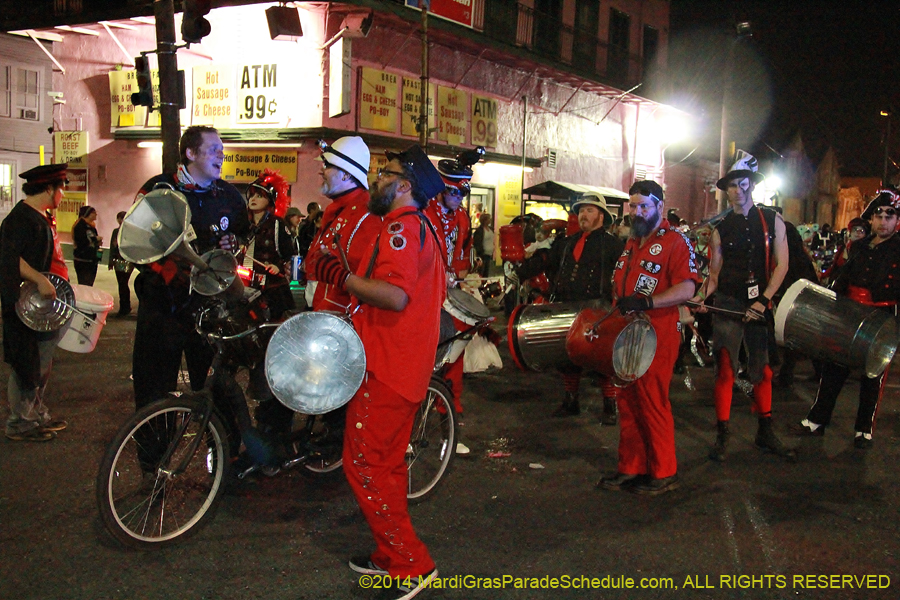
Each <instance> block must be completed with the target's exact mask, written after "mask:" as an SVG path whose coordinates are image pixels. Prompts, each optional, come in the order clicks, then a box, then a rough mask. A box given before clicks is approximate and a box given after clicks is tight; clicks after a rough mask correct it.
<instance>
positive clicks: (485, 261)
mask: <svg viewBox="0 0 900 600" xmlns="http://www.w3.org/2000/svg"><path fill="white" fill-rule="evenodd" d="M478 222H479V227H478V229H476V230H475V233H474V234H473V235H472V246H473V247H474V249H475V255H476V257H477V258H478V260H479V261H481V262H480V263H479V265H478V274H479V275H480V276H481V277H488V275H489V274H490V271H491V264H492V263H493V262H494V218H493V217H492V216H491V215H490V213H481V215H479V217H478Z"/></svg>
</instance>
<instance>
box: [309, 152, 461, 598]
mask: <svg viewBox="0 0 900 600" xmlns="http://www.w3.org/2000/svg"><path fill="white" fill-rule="evenodd" d="M386 154H387V158H388V161H389V162H388V164H387V166H386V167H384V168H382V169H379V170H378V179H377V181H376V183H375V184H374V186H373V189H372V199H371V201H370V202H369V210H370V211H371V212H372V213H373V214H374V215H377V216H378V217H384V223H383V226H382V227H381V228H380V230H379V232H378V234H377V237H376V238H375V240H374V243H372V244H370V245H369V248H368V250H367V252H366V255H365V256H364V258H363V261H362V262H361V263H360V266H359V268H358V269H357V271H356V272H355V274H354V273H351V272H350V271H349V270H347V268H346V267H345V266H344V265H343V264H342V262H341V260H340V259H339V258H338V257H337V256H335V255H334V254H331V253H330V254H320V256H319V257H317V259H316V261H315V263H314V264H315V276H316V280H317V281H319V283H320V284H323V283H325V284H327V285H329V286H334V287H338V288H341V289H342V290H344V291H345V292H347V293H349V294H351V295H352V296H353V298H354V308H353V311H352V312H353V325H354V327H355V328H356V331H357V333H358V334H359V337H360V339H361V340H362V343H363V347H364V348H365V351H366V375H365V378H364V379H363V383H362V386H361V387H360V389H359V391H357V392H356V394H355V395H354V396H353V398H352V399H351V400H350V403H349V404H348V405H347V425H346V429H345V431H346V433H345V436H344V453H343V463H344V472H345V474H346V476H347V480H348V481H349V483H350V487H351V488H352V489H353V494H354V495H355V496H356V501H357V503H358V504H359V507H360V509H361V510H362V512H363V515H364V516H365V517H366V521H368V523H369V527H370V528H371V530H372V535H373V536H374V537H375V542H376V550H375V551H374V552H373V553H372V554H370V555H368V556H361V557H354V558H352V559H351V560H350V563H349V566H350V568H351V569H352V570H353V571H356V572H357V573H362V574H366V575H389V576H390V578H391V582H392V589H391V590H390V593H391V594H395V595H394V596H393V597H395V598H412V597H413V596H415V595H417V594H418V593H419V592H421V591H423V590H425V589H427V587H428V585H429V584H430V582H431V581H433V580H434V578H435V577H437V569H436V568H435V565H434V561H433V560H432V559H431V556H430V555H429V553H428V549H427V548H426V547H425V544H423V543H422V541H421V540H420V539H419V538H418V537H417V536H416V533H415V531H414V530H413V527H412V522H411V520H410V517H409V511H408V509H407V499H406V481H407V472H406V460H405V457H406V448H407V445H408V443H409V436H410V433H411V431H412V426H413V420H414V418H415V414H416V411H417V410H418V408H419V404H420V403H421V402H422V399H423V398H425V394H426V391H427V389H428V381H429V379H430V378H431V372H432V369H433V368H434V356H435V352H436V351H437V344H438V336H439V329H440V326H439V322H440V311H441V305H442V304H443V302H444V295H445V292H446V289H447V281H446V274H445V271H444V266H443V265H444V262H443V261H442V260H441V259H440V256H441V253H442V248H441V242H440V241H439V240H438V237H437V233H436V232H435V230H434V227H433V226H432V225H431V222H430V221H429V220H428V219H427V218H426V217H425V216H424V215H423V214H422V212H421V209H422V208H424V207H425V205H426V204H427V202H428V199H429V198H432V197H434V196H436V195H437V194H439V193H440V192H442V191H443V190H444V189H445V184H444V181H443V180H442V179H441V176H440V175H439V174H438V172H437V169H435V168H434V165H432V164H431V161H430V160H428V156H427V155H426V154H425V152H424V151H423V150H422V149H421V148H420V147H419V146H412V147H411V148H409V149H408V150H405V151H404V152H401V153H399V154H394V153H392V152H388V153H386ZM410 332H415V335H412V334H411V333H410Z"/></svg>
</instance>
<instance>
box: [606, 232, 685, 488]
mask: <svg viewBox="0 0 900 600" xmlns="http://www.w3.org/2000/svg"><path fill="white" fill-rule="evenodd" d="M686 280H690V281H694V282H697V283H699V282H700V277H699V275H698V273H697V266H696V262H695V260H694V252H693V250H692V249H691V245H690V242H689V241H688V239H687V238H686V237H685V236H684V235H683V234H682V233H680V232H678V231H675V230H673V229H671V228H670V227H669V224H668V222H667V221H665V220H663V221H662V225H660V228H659V230H657V232H656V233H654V234H652V235H651V237H650V239H649V240H648V241H647V242H646V243H645V244H644V247H640V240H636V239H634V238H629V240H628V243H627V244H626V245H625V250H624V251H623V252H622V257H621V258H620V259H619V261H618V262H617V263H616V271H615V275H614V276H613V284H614V288H613V289H614V290H615V292H616V295H617V296H618V297H619V298H624V297H625V296H631V295H633V294H635V293H642V294H644V295H647V296H651V295H653V294H658V293H659V292H663V291H665V290H667V289H669V288H670V287H672V286H674V285H677V284H679V283H681V282H682V281H686ZM647 316H648V317H650V322H651V323H652V324H653V328H654V329H655V330H656V355H655V356H654V358H653V362H652V363H651V364H650V368H649V369H648V370H647V372H646V373H645V374H644V376H643V377H641V378H640V379H638V380H637V381H635V382H634V383H633V384H631V385H629V386H628V387H626V388H623V389H622V391H621V393H620V394H619V428H620V435H619V469H618V470H619V472H620V473H626V474H628V475H646V474H649V475H650V477H651V478H653V479H663V478H665V477H671V476H672V475H675V474H676V472H677V471H678V463H677V460H676V458H675V421H674V419H673V418H672V405H671V404H670V403H669V383H670V382H671V380H672V370H673V369H674V367H675V360H676V359H677V358H678V348H679V346H680V345H681V329H680V323H679V320H678V307H677V306H669V307H666V308H655V309H651V310H649V311H647Z"/></svg>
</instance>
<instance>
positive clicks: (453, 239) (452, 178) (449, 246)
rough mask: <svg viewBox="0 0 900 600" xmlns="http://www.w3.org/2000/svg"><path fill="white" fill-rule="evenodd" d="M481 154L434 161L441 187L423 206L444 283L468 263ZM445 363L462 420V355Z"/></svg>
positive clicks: (459, 325) (462, 326)
mask: <svg viewBox="0 0 900 600" xmlns="http://www.w3.org/2000/svg"><path fill="white" fill-rule="evenodd" d="M482 156H484V147H483V146H478V147H477V148H475V149H474V150H468V151H466V152H463V153H462V154H460V155H459V156H457V157H456V159H455V160H451V159H444V160H441V161H438V172H439V173H440V174H441V179H443V181H444V186H445V187H444V191H442V192H441V193H439V194H438V195H437V196H435V197H434V198H432V199H431V201H429V202H428V206H427V207H425V211H424V212H425V216H427V217H428V219H429V220H430V221H431V224H432V225H434V228H435V229H436V230H437V232H438V237H439V238H441V241H442V242H443V251H444V252H443V257H442V258H443V259H444V266H445V267H446V269H447V276H448V277H447V279H448V282H447V285H448V287H456V286H458V285H459V281H461V280H463V279H465V278H466V275H468V274H469V269H471V267H472V256H471V254H472V233H471V221H470V219H469V213H468V211H466V207H465V205H464V204H463V202H464V201H465V199H466V197H467V196H468V195H469V191H470V189H471V188H470V186H469V181H470V180H471V179H472V176H473V175H474V172H473V171H472V165H474V164H475V163H477V162H478V161H479V160H481V157H482ZM453 325H454V327H455V328H456V330H457V331H465V330H466V329H468V328H469V325H467V324H466V323H463V322H462V321H460V320H458V319H455V318H454V319H453ZM464 356H465V355H464V354H461V355H460V356H459V358H457V359H456V361H454V362H453V363H451V364H449V365H447V368H446V370H445V372H444V374H445V376H446V377H447V379H448V380H449V381H450V383H451V385H450V389H451V391H452V392H453V405H454V408H456V413H457V417H458V418H459V420H460V423H462V416H463V406H462V402H461V397H462V385H463V357H464ZM469 452H470V450H469V448H468V446H466V445H465V444H464V443H462V442H458V443H457V444H456V453H457V454H463V455H465V454H469Z"/></svg>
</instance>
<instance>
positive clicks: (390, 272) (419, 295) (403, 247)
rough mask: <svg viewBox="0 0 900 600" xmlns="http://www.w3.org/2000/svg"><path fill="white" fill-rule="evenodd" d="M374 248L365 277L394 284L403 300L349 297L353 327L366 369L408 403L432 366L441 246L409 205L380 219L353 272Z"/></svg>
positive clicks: (441, 286) (442, 289) (418, 394)
mask: <svg viewBox="0 0 900 600" xmlns="http://www.w3.org/2000/svg"><path fill="white" fill-rule="evenodd" d="M423 226H424V229H423ZM376 246H377V254H375V261H374V264H373V265H372V267H373V268H372V272H371V274H370V275H369V277H370V278H372V279H379V280H381V281H386V282H388V283H391V284H393V285H396V286H397V287H399V288H400V289H402V290H403V291H404V292H405V293H406V295H407V296H408V297H409V302H408V304H407V305H406V307H405V308H404V309H403V310H401V311H399V312H398V311H393V310H387V309H383V308H376V307H374V306H370V305H367V304H359V303H358V301H354V304H357V305H358V306H359V309H358V310H356V311H355V312H354V314H353V326H354V327H355V328H356V332H357V333H358V334H359V337H360V338H361V339H362V342H363V346H364V347H365V350H366V371H367V372H369V373H371V374H372V375H373V376H374V377H375V378H376V379H377V380H378V381H380V382H382V383H384V384H386V385H387V386H388V387H390V388H391V389H393V390H394V391H396V392H397V393H398V394H400V395H401V396H403V397H404V398H406V399H407V400H409V401H410V402H420V401H421V400H423V399H424V398H425V393H426V392H427V390H428V382H429V380H430V379H431V372H432V370H433V369H434V358H435V353H436V351H437V345H438V335H439V329H440V313H441V306H442V305H443V303H444V297H445V295H446V292H447V288H446V280H445V277H446V275H445V273H444V266H443V264H442V263H441V261H440V260H438V256H439V255H440V251H441V248H440V245H439V242H438V241H437V240H436V239H435V236H434V235H432V233H431V231H430V229H429V228H428V227H427V225H425V224H424V222H423V221H422V219H421V218H420V217H419V216H418V215H417V214H416V211H415V210H414V209H412V208H410V207H404V208H399V209H397V210H394V211H391V212H390V213H388V214H387V215H386V216H385V217H384V222H383V224H382V227H381V231H380V233H379V234H378V237H377V238H376V239H375V240H374V241H373V242H372V243H371V244H370V245H369V249H368V251H367V252H366V255H365V257H364V258H363V260H362V262H361V263H360V265H359V268H358V269H357V271H356V274H357V275H360V276H363V277H364V276H366V272H367V271H368V268H369V264H370V262H371V259H372V255H373V253H375V252H376ZM354 308H355V307H354Z"/></svg>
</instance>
